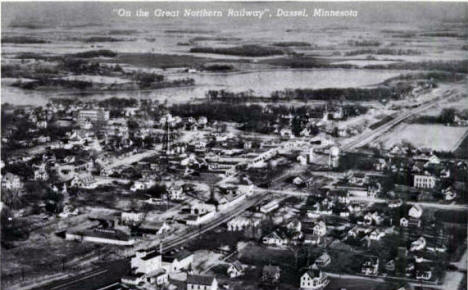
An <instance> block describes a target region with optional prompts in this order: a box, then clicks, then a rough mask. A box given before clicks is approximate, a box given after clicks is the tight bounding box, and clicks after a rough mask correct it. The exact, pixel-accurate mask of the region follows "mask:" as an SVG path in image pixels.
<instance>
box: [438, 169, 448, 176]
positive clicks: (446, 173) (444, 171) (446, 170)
mask: <svg viewBox="0 0 468 290" xmlns="http://www.w3.org/2000/svg"><path fill="white" fill-rule="evenodd" d="M439 176H440V178H450V169H446V168H444V169H442V170H441V171H440V175H439Z"/></svg>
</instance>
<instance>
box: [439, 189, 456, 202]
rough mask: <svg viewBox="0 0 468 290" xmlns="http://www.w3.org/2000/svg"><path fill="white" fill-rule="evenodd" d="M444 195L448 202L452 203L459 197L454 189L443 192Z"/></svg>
mask: <svg viewBox="0 0 468 290" xmlns="http://www.w3.org/2000/svg"><path fill="white" fill-rule="evenodd" d="M442 195H443V196H444V199H445V200H446V201H452V200H454V199H455V198H456V197H457V193H456V192H455V191H454V190H453V189H452V187H448V188H446V189H444V190H442Z"/></svg>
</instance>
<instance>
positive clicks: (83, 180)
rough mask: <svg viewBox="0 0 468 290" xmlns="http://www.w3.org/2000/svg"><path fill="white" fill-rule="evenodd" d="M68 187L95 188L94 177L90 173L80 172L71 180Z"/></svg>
mask: <svg viewBox="0 0 468 290" xmlns="http://www.w3.org/2000/svg"><path fill="white" fill-rule="evenodd" d="M70 187H77V188H87V189H92V188H96V184H95V179H94V177H93V176H92V175H91V174H80V175H78V176H75V177H74V178H73V179H72V180H71V183H70Z"/></svg>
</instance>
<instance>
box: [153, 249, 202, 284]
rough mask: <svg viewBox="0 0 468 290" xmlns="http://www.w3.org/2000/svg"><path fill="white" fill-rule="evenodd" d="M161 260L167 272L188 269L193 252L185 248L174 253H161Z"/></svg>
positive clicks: (191, 261)
mask: <svg viewBox="0 0 468 290" xmlns="http://www.w3.org/2000/svg"><path fill="white" fill-rule="evenodd" d="M162 262H163V263H162V267H163V268H164V269H166V271H167V272H168V273H174V272H180V271H182V270H188V269H189V268H190V267H191V265H192V264H193V253H192V252H189V251H187V250H181V251H180V252H177V253H175V254H170V255H163V257H162ZM207 289H209V288H207Z"/></svg>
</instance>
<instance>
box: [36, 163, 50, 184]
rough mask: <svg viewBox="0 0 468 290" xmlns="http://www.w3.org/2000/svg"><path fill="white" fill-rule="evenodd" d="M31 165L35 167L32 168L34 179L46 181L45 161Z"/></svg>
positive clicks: (47, 177) (47, 175)
mask: <svg viewBox="0 0 468 290" xmlns="http://www.w3.org/2000/svg"><path fill="white" fill-rule="evenodd" d="M33 167H36V169H35V170H34V180H42V181H46V180H48V179H49V174H48V173H47V170H46V164H45V163H42V164H41V165H38V166H33Z"/></svg>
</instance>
